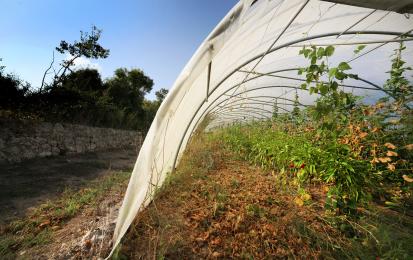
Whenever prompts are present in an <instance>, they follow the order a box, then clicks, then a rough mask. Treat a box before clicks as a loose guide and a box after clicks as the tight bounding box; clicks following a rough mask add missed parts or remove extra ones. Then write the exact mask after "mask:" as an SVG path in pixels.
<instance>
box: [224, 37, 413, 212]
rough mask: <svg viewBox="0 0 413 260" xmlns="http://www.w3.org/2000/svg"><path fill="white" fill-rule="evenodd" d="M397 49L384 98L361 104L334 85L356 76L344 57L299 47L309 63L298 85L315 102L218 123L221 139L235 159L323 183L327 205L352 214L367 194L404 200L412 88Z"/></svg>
mask: <svg viewBox="0 0 413 260" xmlns="http://www.w3.org/2000/svg"><path fill="white" fill-rule="evenodd" d="M362 49H363V48H362V47H361V46H359V47H357V49H356V50H355V52H356V51H358V52H359V51H361V50H362ZM404 49H405V47H404V46H403V43H401V44H400V47H399V48H398V49H397V50H395V55H394V58H393V59H392V69H391V71H390V79H389V80H388V81H387V83H386V85H385V86H384V89H385V91H386V92H387V93H388V94H389V95H390V97H387V98H383V99H381V100H380V101H379V102H378V103H377V104H375V105H370V106H368V105H363V104H361V103H360V102H358V100H360V97H357V96H354V95H352V94H350V93H345V92H344V91H342V90H339V88H338V86H339V85H340V84H341V82H342V81H343V80H344V79H347V78H352V79H356V80H357V79H358V76H357V75H356V74H351V73H349V71H350V70H351V67H350V66H349V64H347V63H345V62H340V63H339V64H338V65H337V66H336V67H331V65H330V64H329V63H328V60H327V58H328V57H330V56H332V55H333V54H334V47H333V46H327V47H326V48H323V47H316V46H311V48H303V49H302V50H301V51H300V54H302V55H303V56H304V58H306V59H308V60H309V62H310V65H309V66H308V67H306V68H301V69H300V70H299V71H298V74H300V75H303V76H304V77H305V79H306V82H305V83H304V84H302V85H301V88H302V89H304V90H308V91H309V92H310V94H313V93H317V94H319V96H318V98H317V100H316V102H315V105H314V106H310V107H308V108H307V109H306V110H304V111H299V110H297V109H296V108H295V107H294V109H293V111H292V113H291V115H288V114H284V115H283V114H280V113H278V109H277V107H276V105H277V103H275V105H274V112H273V117H272V121H261V122H254V123H250V124H238V125H234V126H232V127H228V128H226V129H223V130H222V131H223V135H224V136H225V138H224V139H225V140H226V143H227V144H228V145H229V146H230V147H231V149H233V150H235V151H236V153H237V154H238V155H239V156H240V157H241V158H243V159H246V160H248V161H250V162H251V163H254V164H257V165H260V166H262V167H264V168H267V169H271V170H276V171H278V172H279V173H280V174H285V175H288V176H291V177H292V179H293V180H294V181H297V182H298V183H299V185H298V186H299V187H298V188H299V189H301V186H303V185H306V184H308V183H313V182H318V183H324V184H327V185H328V188H327V189H328V192H327V198H326V208H327V209H331V210H335V209H337V210H338V211H337V212H339V213H344V214H351V215H354V214H355V213H356V212H357V207H358V206H360V205H365V203H366V202H368V201H369V200H371V199H372V198H373V196H375V197H377V198H379V199H381V200H384V201H385V202H386V204H387V205H391V206H399V207H400V206H406V204H407V203H409V201H410V202H411V197H412V182H413V178H412V173H411V168H412V166H413V161H412V159H413V153H412V150H413V131H412V130H413V113H412V112H411V108H410V106H411V104H412V101H413V94H412V89H413V87H412V86H411V85H410V83H409V81H408V80H407V79H406V78H405V77H404V73H405V72H406V71H407V70H410V68H409V67H406V66H405V62H404V61H403V60H402V59H401V57H402V55H401V52H402V50H404ZM295 100H296V102H298V101H297V100H298V97H297V96H296V99H295ZM296 102H295V103H296ZM288 119H294V120H288Z"/></svg>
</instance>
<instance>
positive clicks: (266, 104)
mask: <svg viewBox="0 0 413 260" xmlns="http://www.w3.org/2000/svg"><path fill="white" fill-rule="evenodd" d="M251 104H252V105H258V106H271V107H272V108H274V104H271V103H266V102H248V103H243V104H235V105H233V106H225V107H224V106H221V107H219V108H221V109H222V110H211V111H210V114H214V113H215V112H221V111H225V110H226V109H237V108H240V107H245V106H243V105H251ZM286 105H288V106H290V105H294V104H290V103H288V104H286ZM277 108H281V109H285V108H283V107H280V106H277ZM285 111H288V112H289V110H287V109H285Z"/></svg>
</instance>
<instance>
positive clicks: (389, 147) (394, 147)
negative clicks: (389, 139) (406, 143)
mask: <svg viewBox="0 0 413 260" xmlns="http://www.w3.org/2000/svg"><path fill="white" fill-rule="evenodd" d="M384 146H386V147H387V148H388V149H393V150H394V149H396V146H395V145H394V144H392V143H385V144H384Z"/></svg>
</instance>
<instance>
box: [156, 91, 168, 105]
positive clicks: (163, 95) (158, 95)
mask: <svg viewBox="0 0 413 260" xmlns="http://www.w3.org/2000/svg"><path fill="white" fill-rule="evenodd" d="M166 95H168V90H167V89H164V88H161V89H160V90H158V91H156V92H155V96H156V101H158V102H159V105H161V103H162V101H163V100H164V99H165V98H166Z"/></svg>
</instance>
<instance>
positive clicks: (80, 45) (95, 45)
mask: <svg viewBox="0 0 413 260" xmlns="http://www.w3.org/2000/svg"><path fill="white" fill-rule="evenodd" d="M101 33H102V30H100V29H98V28H97V27H96V26H92V31H91V32H90V33H89V32H83V31H80V41H74V42H73V43H68V42H66V41H64V40H63V41H61V42H60V45H59V46H58V47H56V50H57V51H58V52H59V53H61V54H69V55H70V59H68V60H63V61H62V63H61V64H60V65H61V67H60V69H59V70H58V71H57V72H55V76H54V81H53V83H52V84H53V85H57V84H59V83H61V81H62V80H63V79H64V77H65V75H66V72H67V70H69V71H71V69H70V67H72V66H73V65H74V64H75V60H76V59H78V58H80V57H85V58H89V59H99V58H103V59H105V58H107V57H108V56H109V50H108V49H105V48H103V47H102V45H100V43H99V42H98V41H99V39H100V36H101ZM53 63H54V53H53V59H52V62H51V64H50V66H49V68H48V69H46V71H45V72H44V75H43V79H42V85H41V87H40V89H43V87H44V85H45V78H46V75H47V74H49V71H50V70H51V69H53V71H55V70H54V68H53Z"/></svg>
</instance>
